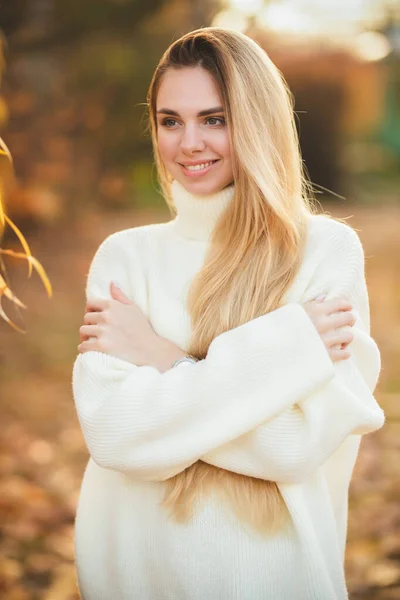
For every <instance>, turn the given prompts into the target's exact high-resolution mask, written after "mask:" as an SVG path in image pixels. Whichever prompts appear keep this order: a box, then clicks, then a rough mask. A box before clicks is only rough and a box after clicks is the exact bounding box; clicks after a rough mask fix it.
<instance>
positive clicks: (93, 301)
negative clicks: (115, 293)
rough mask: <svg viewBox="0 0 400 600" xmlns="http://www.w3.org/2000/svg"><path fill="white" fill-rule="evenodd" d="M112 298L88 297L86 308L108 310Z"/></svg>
mask: <svg viewBox="0 0 400 600" xmlns="http://www.w3.org/2000/svg"><path fill="white" fill-rule="evenodd" d="M109 304H110V300H108V299H104V298H88V300H87V302H86V309H87V310H89V311H93V310H106V309H107V308H108V307H109Z"/></svg>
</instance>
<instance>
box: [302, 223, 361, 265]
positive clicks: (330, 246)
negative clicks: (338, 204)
mask: <svg viewBox="0 0 400 600" xmlns="http://www.w3.org/2000/svg"><path fill="white" fill-rule="evenodd" d="M306 254H307V255H308V256H314V257H315V258H320V259H321V260H328V261H329V262H335V261H336V262H342V261H344V260H346V261H347V262H349V261H350V262H351V261H355V262H356V263H360V262H362V263H363V262H364V249H363V246H362V243H361V240H360V238H359V235H358V233H357V232H356V231H355V229H353V227H351V226H350V225H348V224H347V223H345V222H343V221H339V220H337V219H334V218H333V217H331V216H329V215H326V214H316V215H310V217H309V221H308V237H307V244H306Z"/></svg>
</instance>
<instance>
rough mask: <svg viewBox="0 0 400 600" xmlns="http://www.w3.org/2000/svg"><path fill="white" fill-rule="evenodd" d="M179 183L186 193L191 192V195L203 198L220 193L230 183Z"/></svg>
mask: <svg viewBox="0 0 400 600" xmlns="http://www.w3.org/2000/svg"><path fill="white" fill-rule="evenodd" d="M179 183H180V184H181V185H182V186H183V187H184V188H185V190H186V191H188V192H191V193H192V194H198V195H203V196H209V195H211V194H216V193H217V192H219V191H221V190H222V189H223V188H225V187H226V186H227V185H229V183H231V182H225V181H215V180H214V181H211V180H210V181H182V180H180V181H179Z"/></svg>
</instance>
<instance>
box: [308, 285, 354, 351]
mask: <svg viewBox="0 0 400 600" xmlns="http://www.w3.org/2000/svg"><path fill="white" fill-rule="evenodd" d="M324 298H325V296H319V297H318V298H315V299H314V300H310V301H309V302H305V303H304V304H303V308H304V309H305V311H306V312H307V314H308V316H309V317H310V319H311V321H312V322H313V323H314V325H315V327H316V329H317V331H318V333H319V335H320V337H321V339H322V341H323V342H324V344H325V347H326V349H327V350H328V352H329V356H330V357H331V359H332V361H333V362H336V361H339V360H346V359H347V358H350V356H351V352H350V350H349V349H348V347H347V346H348V345H349V344H350V343H351V342H352V341H353V338H354V335H353V332H352V331H351V330H350V329H349V328H348V327H349V326H350V327H352V326H353V325H354V323H355V321H356V319H355V316H354V314H353V313H352V312H351V309H352V306H351V304H350V302H349V301H348V300H345V299H344V298H334V299H333V300H327V301H326V302H324ZM341 327H346V328H345V329H340V328H341Z"/></svg>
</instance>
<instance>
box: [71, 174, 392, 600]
mask: <svg viewBox="0 0 400 600" xmlns="http://www.w3.org/2000/svg"><path fill="white" fill-rule="evenodd" d="M232 195H233V188H232V187H229V188H226V189H224V190H222V191H220V192H219V193H217V194H214V195H213V196H209V197H208V198H201V197H196V196H193V195H191V194H189V193H188V192H187V191H185V189H184V188H183V187H182V186H181V185H180V184H179V183H177V182H176V181H175V182H174V183H173V197H174V201H175V204H176V207H177V211H178V216H177V217H176V218H175V219H173V220H171V221H169V222H167V223H162V224H156V225H154V224H153V225H147V226H141V227H136V228H132V229H127V230H124V231H120V232H118V233H115V234H113V235H111V236H109V237H108V238H107V239H106V240H105V242H103V244H101V246H100V248H99V250H98V252H97V253H96V255H95V257H94V259H93V262H92V264H91V267H90V272H89V276H88V282H87V296H88V297H109V284H110V281H111V280H116V281H118V282H119V284H120V285H121V287H122V289H123V291H124V292H125V293H126V294H127V295H128V297H130V298H131V299H132V300H133V301H134V302H136V303H137V304H138V305H139V306H140V308H141V309H142V310H143V312H144V313H145V314H146V316H147V317H148V318H149V319H150V321H151V324H152V325H153V327H154V329H155V330H156V332H157V333H158V334H159V335H160V336H163V337H165V338H168V339H170V340H171V341H173V342H175V343H176V344H178V345H179V346H180V347H181V348H183V349H185V348H186V347H187V346H186V345H187V343H188V340H189V336H190V320H189V315H188V314H187V312H186V310H185V299H186V294H187V291H188V287H189V285H190V281H191V280H192V278H193V276H194V275H195V273H196V272H197V271H198V270H199V269H200V268H201V266H202V263H203V260H204V256H205V253H206V250H207V246H208V244H209V239H210V233H211V231H212V229H213V226H214V224H215V222H216V219H217V218H218V216H219V215H220V214H221V213H222V211H223V210H224V208H225V207H226V206H227V204H228V203H229V202H230V201H231V199H232ZM322 293H327V299H329V298H333V297H337V296H341V295H343V296H347V297H348V298H349V299H350V300H351V302H352V303H353V307H354V312H355V313H356V316H357V321H356V324H355V326H354V328H353V331H354V333H355V339H354V341H353V343H352V344H351V346H350V348H351V349H352V357H351V358H350V359H349V360H346V361H342V362H339V363H335V364H333V363H332V361H331V359H330V357H329V354H328V352H327V351H326V349H325V346H324V344H323V342H322V340H321V338H320V337H319V335H318V333H317V330H316V329H315V327H314V325H313V323H312V321H311V320H310V318H309V317H308V315H307V313H306V311H305V310H304V308H303V307H302V305H301V304H302V303H303V302H305V301H307V300H310V299H312V298H315V297H316V296H318V295H319V294H322ZM284 304H285V305H284V306H282V307H281V308H279V309H278V310H275V311H273V312H271V313H268V314H266V315H263V316H260V317H258V318H255V319H253V320H251V321H249V322H248V323H245V324H244V325H241V326H240V327H237V328H234V329H232V330H230V331H227V332H225V333H223V334H221V335H219V336H217V337H216V338H215V339H214V340H213V342H212V343H211V345H210V348H209V351H208V354H207V357H206V359H205V360H202V361H199V362H198V363H196V364H193V365H188V364H186V365H180V366H178V367H177V368H174V369H170V370H168V371H166V372H164V373H160V372H159V371H158V370H157V369H156V368H154V367H151V366H142V367H138V366H136V365H133V364H131V363H129V362H126V361H123V360H120V359H118V358H116V357H113V356H110V355H106V354H103V353H100V352H87V353H85V354H80V355H78V357H77V359H76V362H75V365H74V370H73V393H74V398H75V403H76V409H77V413H78V417H79V421H80V425H81V427H82V431H83V435H84V437H85V440H86V444H87V447H88V449H89V452H90V455H91V458H90V460H89V462H88V464H87V468H86V471H85V474H84V477H83V481H82V488H81V493H80V498H79V503H78V509H77V516H76V525H75V551H76V564H77V573H78V581H79V587H80V591H81V594H82V598H83V600H344V599H345V598H347V592H346V585H345V578H344V570H343V560H344V545H345V537H346V523H347V496H348V486H349V481H350V477H351V473H352V470H353V467H354V463H355V460H356V456H357V452H358V448H359V443H360V437H361V435H362V434H365V433H368V432H370V431H373V430H375V429H378V428H379V427H381V426H382V424H383V422H384V415H383V412H382V410H381V409H380V407H379V406H378V404H377V403H376V401H375V399H374V397H373V391H374V388H375V385H376V383H377V380H378V375H379V371H380V356H379V351H378V349H377V346H376V344H375V342H374V341H373V340H372V339H371V337H370V336H369V307H368V295H367V289H366V283H365V277H364V254H363V250H362V246H361V244H360V241H359V238H358V236H357V234H356V233H355V232H354V230H353V229H352V228H350V227H349V226H347V225H344V224H343V223H339V222H337V221H334V220H331V219H328V218H327V217H325V216H321V215H320V216H312V217H310V220H309V236H308V243H307V246H306V252H305V255H304V260H303V262H302V266H301V268H300V271H299V273H298V275H297V277H296V280H295V282H294V283H293V285H292V286H291V287H290V289H289V290H288V292H287V294H286V296H285V302H284ZM198 459H201V460H203V461H205V462H207V463H210V464H212V465H216V466H218V467H222V468H224V469H227V470H230V471H235V472H237V473H243V474H245V475H250V476H253V477H258V478H261V479H266V480H273V481H276V482H278V484H279V488H280V491H281V493H282V496H283V498H284V500H285V502H286V504H287V506H288V509H289V512H290V516H291V526H290V528H289V531H288V532H285V533H281V534H279V535H278V536H276V537H272V538H265V537H262V536H258V535H257V534H256V533H254V532H253V531H249V529H248V528H246V527H244V526H243V524H242V523H240V522H239V521H238V520H237V518H236V517H235V515H234V513H233V511H230V510H229V508H228V507H227V505H226V504H220V503H219V502H218V499H217V498H218V496H217V495H216V496H215V497H214V496H210V497H209V498H207V499H206V501H205V502H204V503H203V504H202V505H201V506H200V507H199V509H198V510H197V511H196V513H195V515H194V517H193V519H192V520H191V521H190V522H189V523H187V524H184V525H178V524H176V523H175V522H173V521H171V520H170V519H169V518H168V514H167V512H166V511H165V509H164V508H162V507H160V506H159V502H160V501H161V500H162V498H163V492H164V485H165V484H164V483H163V481H164V480H166V479H168V478H169V477H171V476H173V475H174V474H176V473H179V472H180V471H182V470H183V469H185V468H186V467H188V466H189V465H191V464H192V463H194V462H195V461H197V460H198Z"/></svg>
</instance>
